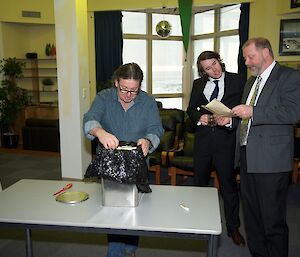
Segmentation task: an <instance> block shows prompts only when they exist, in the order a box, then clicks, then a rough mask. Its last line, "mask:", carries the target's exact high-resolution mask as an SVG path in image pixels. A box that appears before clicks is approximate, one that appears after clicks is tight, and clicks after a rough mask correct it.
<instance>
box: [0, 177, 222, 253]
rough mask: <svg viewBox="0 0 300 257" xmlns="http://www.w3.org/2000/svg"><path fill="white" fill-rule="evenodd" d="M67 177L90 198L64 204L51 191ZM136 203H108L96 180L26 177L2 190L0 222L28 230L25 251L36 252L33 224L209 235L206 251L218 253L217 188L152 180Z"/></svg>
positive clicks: (147, 233)
mask: <svg viewBox="0 0 300 257" xmlns="http://www.w3.org/2000/svg"><path fill="white" fill-rule="evenodd" d="M67 183H73V187H72V188H71V189H69V191H83V192H86V193H88V194H89V199H88V200H86V201H84V202H80V203H76V204H66V203H60V202H57V201H56V200H55V196H53V193H54V192H56V191H57V190H58V189H60V188H62V187H63V186H64V185H66V184H67ZM151 188H152V193H150V194H144V195H143V197H142V199H141V201H140V204H139V205H138V206H137V207H104V206H102V205H101V190H100V184H98V183H87V182H74V181H54V180H32V179H23V180H20V181H18V182H17V183H15V184H13V185H12V186H10V187H9V188H7V189H5V190H4V191H2V192H0V206H1V208H0V225H1V226H13V227H16V226H17V227H22V228H24V229H25V231H26V255H27V257H32V256H33V251H32V241H31V230H32V229H46V230H47V229H56V230H70V231H83V232H98V233H110V234H127V235H143V236H167V237H179V238H181V237H184V238H186V237H190V238H194V239H200V240H207V241H208V249H207V256H208V257H215V256H217V239H218V235H220V234H221V231H222V228H221V218H220V208H219V198H218V192H217V190H216V189H215V188H209V187H205V188H202V187H190V186H177V187H175V186H168V185H151Z"/></svg>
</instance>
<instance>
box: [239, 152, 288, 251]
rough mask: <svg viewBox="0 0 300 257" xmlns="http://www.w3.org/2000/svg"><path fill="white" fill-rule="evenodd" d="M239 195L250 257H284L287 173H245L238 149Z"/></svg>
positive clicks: (245, 166) (242, 154)
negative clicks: (239, 166) (239, 168)
mask: <svg viewBox="0 0 300 257" xmlns="http://www.w3.org/2000/svg"><path fill="white" fill-rule="evenodd" d="M240 160H241V162H240V163H241V194H242V203H243V204H242V206H243V213H244V219H245V230H246V235H247V243H248V247H249V250H250V253H251V255H252V257H288V226H287V224H286V196H287V188H288V181H289V173H288V172H281V173H247V160H246V147H241V159H240Z"/></svg>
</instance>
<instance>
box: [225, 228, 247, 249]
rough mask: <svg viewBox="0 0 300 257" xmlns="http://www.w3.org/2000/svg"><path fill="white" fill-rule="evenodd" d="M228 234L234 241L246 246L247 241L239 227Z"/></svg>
mask: <svg viewBox="0 0 300 257" xmlns="http://www.w3.org/2000/svg"><path fill="white" fill-rule="evenodd" d="M227 235H228V236H229V237H231V239H232V241H233V242H234V243H235V244H236V245H238V246H245V244H246V242H245V239H244V237H243V236H242V235H241V233H240V231H239V230H238V229H235V230H233V231H231V232H228V233H227Z"/></svg>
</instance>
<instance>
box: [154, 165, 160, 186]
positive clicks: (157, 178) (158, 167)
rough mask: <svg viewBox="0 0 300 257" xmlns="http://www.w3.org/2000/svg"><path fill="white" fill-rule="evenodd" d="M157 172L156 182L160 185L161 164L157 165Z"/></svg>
mask: <svg viewBox="0 0 300 257" xmlns="http://www.w3.org/2000/svg"><path fill="white" fill-rule="evenodd" d="M155 168H156V172H155V184H156V185H160V165H157V167H155Z"/></svg>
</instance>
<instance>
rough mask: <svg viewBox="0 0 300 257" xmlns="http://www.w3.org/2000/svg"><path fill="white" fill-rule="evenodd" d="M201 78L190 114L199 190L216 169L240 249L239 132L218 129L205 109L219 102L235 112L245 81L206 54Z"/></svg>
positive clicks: (230, 233)
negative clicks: (235, 155)
mask: <svg viewBox="0 0 300 257" xmlns="http://www.w3.org/2000/svg"><path fill="white" fill-rule="evenodd" d="M197 65H198V71H199V75H200V78H199V79H196V80H195V81H194V84H193V89H192V93H191V98H190V102H189V106H188V109H187V113H188V115H189V117H190V118H191V120H192V121H193V123H194V124H195V125H196V131H195V149H194V171H195V184H196V185H197V186H206V185H208V182H209V178H210V172H211V170H212V168H213V167H212V166H213V165H214V167H215V168H216V172H217V176H218V178H219V181H220V191H221V194H222V196H223V199H224V211H225V219H226V227H227V234H228V236H230V237H231V238H232V240H233V242H234V243H235V244H237V245H244V244H245V240H244V238H243V236H242V235H241V234H240V232H239V226H240V220H239V195H238V189H237V183H236V179H235V171H234V154H235V144H236V142H235V140H236V133H235V129H232V128H230V126H228V127H227V128H226V127H223V126H217V124H216V120H215V116H213V115H212V114H211V113H209V112H208V111H206V110H205V109H203V108H202V107H201V106H202V105H206V104H207V103H208V102H210V101H211V100H212V99H214V98H216V99H218V100H220V101H221V102H222V103H223V104H225V105H226V106H228V107H229V108H232V107H234V106H236V105H237V104H239V103H240V101H241V97H242V92H243V87H244V83H245V81H244V80H243V78H242V77H241V76H240V75H238V74H235V73H230V72H226V71H225V65H224V63H223V62H222V60H221V58H220V55H219V54H218V53H216V52H213V51H204V52H202V53H201V54H200V55H199V57H198V61H197Z"/></svg>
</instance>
